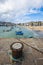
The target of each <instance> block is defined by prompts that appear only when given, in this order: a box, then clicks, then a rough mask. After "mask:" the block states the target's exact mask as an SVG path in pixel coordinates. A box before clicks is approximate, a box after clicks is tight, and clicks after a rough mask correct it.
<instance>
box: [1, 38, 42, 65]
mask: <svg viewBox="0 0 43 65" xmlns="http://www.w3.org/2000/svg"><path fill="white" fill-rule="evenodd" d="M20 40H21V41H23V42H25V43H26V44H30V45H33V46H34V47H36V48H37V47H38V45H39V43H38V41H39V42H40V41H41V42H40V45H43V39H34V38H28V39H27V38H26V39H20ZM18 41H19V40H18V39H14V38H11V39H0V65H12V60H11V59H10V57H9V56H8V54H7V52H8V51H9V50H10V45H11V44H12V43H13V42H18ZM36 43H37V44H36ZM26 44H24V49H23V52H24V61H22V62H17V63H14V65H28V64H29V65H43V54H42V53H40V52H39V51H37V50H35V49H33V48H31V47H29V46H27V45H26ZM40 45H39V46H40ZM42 47H43V46H40V48H41V49H42V51H43V48H42Z"/></svg>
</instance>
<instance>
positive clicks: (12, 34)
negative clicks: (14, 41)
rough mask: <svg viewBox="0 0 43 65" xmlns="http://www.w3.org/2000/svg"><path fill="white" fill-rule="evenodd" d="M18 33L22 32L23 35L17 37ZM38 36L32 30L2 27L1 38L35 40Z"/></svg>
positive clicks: (0, 30)
mask: <svg viewBox="0 0 43 65" xmlns="http://www.w3.org/2000/svg"><path fill="white" fill-rule="evenodd" d="M16 31H22V32H23V35H16ZM33 37H38V35H37V34H36V33H35V32H33V31H32V30H30V29H29V30H27V29H26V28H22V27H18V26H13V27H12V26H8V27H6V26H0V38H33Z"/></svg>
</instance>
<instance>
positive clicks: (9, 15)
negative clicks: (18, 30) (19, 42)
mask: <svg viewBox="0 0 43 65" xmlns="http://www.w3.org/2000/svg"><path fill="white" fill-rule="evenodd" d="M0 21H7V22H15V23H18V22H28V21H43V0H0Z"/></svg>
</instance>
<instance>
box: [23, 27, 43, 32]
mask: <svg viewBox="0 0 43 65" xmlns="http://www.w3.org/2000/svg"><path fill="white" fill-rule="evenodd" d="M23 27H25V28H27V29H31V30H36V31H37V30H39V31H43V26H23Z"/></svg>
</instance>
